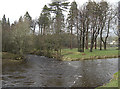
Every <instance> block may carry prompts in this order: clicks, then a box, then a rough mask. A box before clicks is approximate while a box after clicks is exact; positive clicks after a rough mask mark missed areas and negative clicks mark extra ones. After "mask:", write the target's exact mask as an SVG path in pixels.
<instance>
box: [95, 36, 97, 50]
mask: <svg viewBox="0 0 120 89" xmlns="http://www.w3.org/2000/svg"><path fill="white" fill-rule="evenodd" d="M95 49H97V38H95Z"/></svg>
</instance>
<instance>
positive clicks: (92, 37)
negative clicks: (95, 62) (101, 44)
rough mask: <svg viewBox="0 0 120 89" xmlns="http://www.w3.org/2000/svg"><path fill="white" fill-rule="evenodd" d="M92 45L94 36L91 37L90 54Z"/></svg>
mask: <svg viewBox="0 0 120 89" xmlns="http://www.w3.org/2000/svg"><path fill="white" fill-rule="evenodd" d="M93 45H94V34H93V35H92V37H91V45H90V52H92V49H93Z"/></svg>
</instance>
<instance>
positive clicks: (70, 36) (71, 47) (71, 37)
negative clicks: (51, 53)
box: [70, 26, 72, 49]
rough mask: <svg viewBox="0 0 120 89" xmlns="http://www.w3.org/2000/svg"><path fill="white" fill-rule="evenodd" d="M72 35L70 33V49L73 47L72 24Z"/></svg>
mask: <svg viewBox="0 0 120 89" xmlns="http://www.w3.org/2000/svg"><path fill="white" fill-rule="evenodd" d="M70 30H71V35H70V49H72V26H71V29H70Z"/></svg>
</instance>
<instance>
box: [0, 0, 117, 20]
mask: <svg viewBox="0 0 120 89" xmlns="http://www.w3.org/2000/svg"><path fill="white" fill-rule="evenodd" d="M68 1H70V2H72V1H74V0H68ZM75 1H76V2H77V3H78V4H79V5H82V4H83V3H85V2H87V1H88V0H75ZM95 1H99V0H95ZM107 1H108V2H110V3H116V5H117V2H118V1H119V0H107ZM50 2H51V0H0V3H1V5H0V19H1V18H2V17H3V15H4V14H5V15H6V17H7V18H8V17H9V18H10V21H11V22H13V21H15V20H18V18H19V17H20V16H23V15H24V14H25V12H26V11H28V12H29V14H30V16H32V18H33V19H35V18H38V17H39V15H40V13H41V10H42V8H43V6H44V5H45V4H47V5H48V4H49V3H50Z"/></svg>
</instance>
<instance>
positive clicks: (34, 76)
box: [2, 55, 118, 87]
mask: <svg viewBox="0 0 120 89" xmlns="http://www.w3.org/2000/svg"><path fill="white" fill-rule="evenodd" d="M2 71H3V76H2V79H3V80H2V86H3V87H97V86H100V85H102V84H104V83H107V82H109V80H110V79H111V78H112V77H113V74H114V73H115V72H117V71H118V58H112V59H97V60H84V61H57V60H55V59H52V58H46V57H43V56H36V55H28V58H27V59H26V61H24V62H23V63H21V64H19V65H18V64H15V65H6V66H3V70H2Z"/></svg>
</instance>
